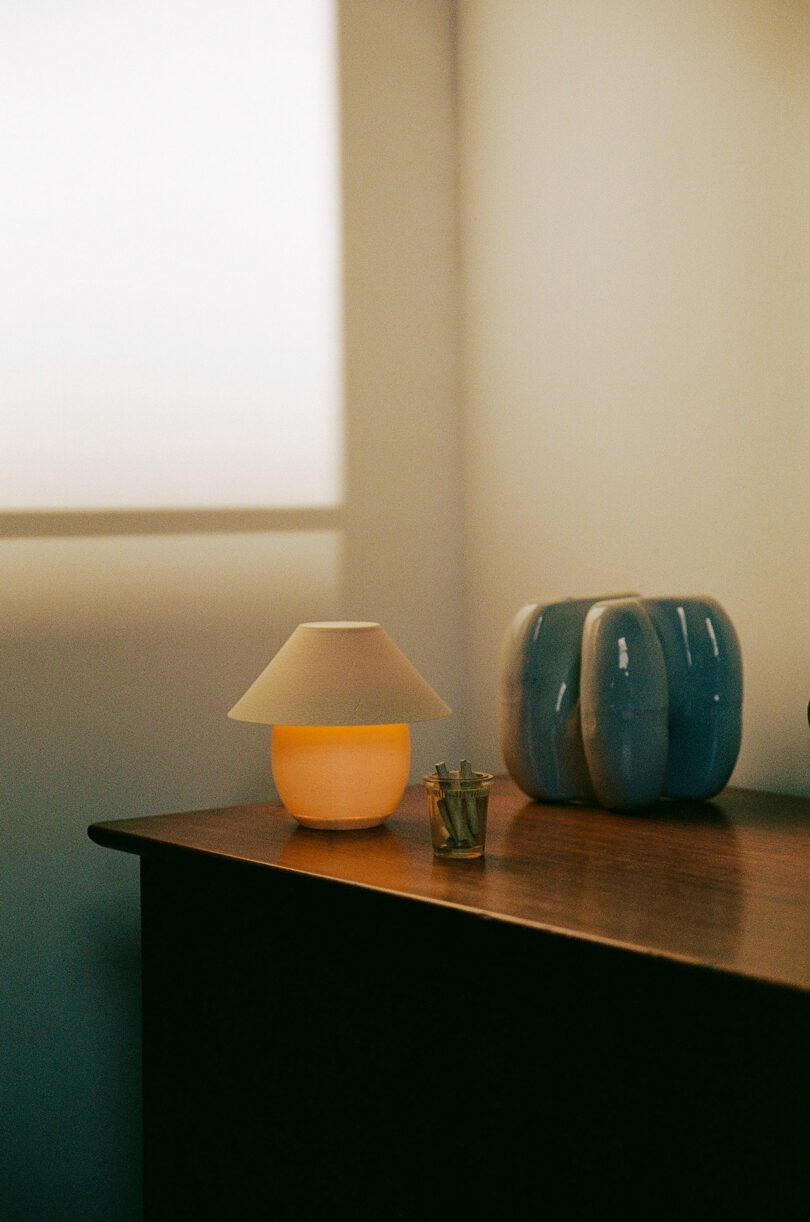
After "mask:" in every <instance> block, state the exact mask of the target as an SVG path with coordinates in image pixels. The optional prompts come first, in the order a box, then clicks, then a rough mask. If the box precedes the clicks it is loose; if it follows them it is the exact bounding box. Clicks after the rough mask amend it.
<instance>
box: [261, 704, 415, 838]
mask: <svg viewBox="0 0 810 1222" xmlns="http://www.w3.org/2000/svg"><path fill="white" fill-rule="evenodd" d="M270 761H271V764H272V767H273V780H274V781H275V785H276V789H277V790H278V796H279V797H280V799H281V801H282V802H283V803H284V805H285V806H286V808H287V810H288V811H289V812H290V814H291V815H292V816H293V818H294V819H296V820H297V821H298V822H299V823H300V824H302V826H304V827H312V828H323V829H327V830H336V829H338V830H341V829H342V830H351V829H354V828H364V827H376V826H377V825H378V824H380V823H383V822H384V821H385V820H386V819H387V818H388V816H389V815H390V814H391V813H392V812H393V810H394V809H395V807H396V805H397V803H398V802H399V800H400V798H401V797H402V795H403V793H404V792H405V786H406V785H407V783H408V771H409V768H410V763H411V741H410V733H409V731H408V727H407V725H382V726H285V725H275V726H273V735H272V740H271V748H270Z"/></svg>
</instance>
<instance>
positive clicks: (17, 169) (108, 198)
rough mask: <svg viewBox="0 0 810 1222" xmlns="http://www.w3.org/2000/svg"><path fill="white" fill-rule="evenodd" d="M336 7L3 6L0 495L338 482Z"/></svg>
mask: <svg viewBox="0 0 810 1222" xmlns="http://www.w3.org/2000/svg"><path fill="white" fill-rule="evenodd" d="M334 25H335V22H334V14H333V11H332V3H331V0H267V2H266V3H262V4H258V3H248V2H247V0H158V2H150V0H123V2H122V3H115V4H111V3H110V2H109V0H96V2H94V0H63V2H61V3H56V2H53V3H49V2H47V0H16V2H15V0H4V3H3V4H2V6H0V155H1V156H2V171H1V174H2V178H1V180H0V509H85V508H86V509H93V508H174V507H180V508H193V507H213V506H216V507H246V506H254V507H282V506H287V507H293V506H323V505H332V504H336V503H337V502H339V500H340V498H341V466H342V442H341V407H340V352H339V348H340V325H339V253H338V252H339V215H338V212H339V202H338V152H337V119H336V110H337V107H336V89H337V85H336V65H335V61H336V51H335V45H334V44H335V32H334Z"/></svg>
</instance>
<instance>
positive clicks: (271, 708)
mask: <svg viewBox="0 0 810 1222" xmlns="http://www.w3.org/2000/svg"><path fill="white" fill-rule="evenodd" d="M451 712H452V710H451V709H450V708H448V706H447V705H446V704H445V703H444V701H443V700H442V699H441V698H440V697H439V696H437V694H436V693H435V692H434V690H433V688H432V687H430V685H429V684H428V683H426V682H425V680H424V679H423V678H422V676H421V675H420V674H419V672H418V671H417V670H415V669H414V667H413V666H412V665H411V663H410V662H409V661H408V659H407V658H406V657H405V655H404V654H403V653H402V651H401V650H400V649H399V648H398V646H397V645H395V644H394V642H393V641H392V640H391V638H390V637H389V636H388V634H387V632H386V631H385V630H384V629H383V628H382V627H381V626H380V625H379V624H367V623H354V622H337V623H314V624H299V626H298V627H297V628H296V630H295V632H294V633H293V634H292V636H291V637H290V638H289V640H288V641H287V642H286V644H284V645H283V646H282V647H281V649H280V650H279V651H278V653H277V654H276V656H275V657H274V658H273V660H272V661H271V662H270V664H269V665H268V666H267V667H266V668H265V670H263V671H262V673H261V674H260V675H259V677H258V679H256V681H255V682H254V683H253V684H251V686H250V687H249V688H248V690H247V691H246V692H245V694H244V696H242V698H241V700H238V701H237V703H236V704H235V705H234V706H233V708H232V709H231V711H230V712H229V714H228V716H229V717H233V718H234V719H235V720H237V721H252V722H261V723H263V724H265V725H272V726H273V731H272V737H271V747H270V760H271V764H272V768H273V779H274V781H275V784H276V789H277V790H278V795H279V797H280V798H281V801H282V802H283V803H284V805H285V806H286V807H287V810H288V811H289V812H290V814H291V815H292V816H293V817H294V818H295V819H297V820H298V822H299V823H301V824H303V826H305V827H315V828H344V829H345V828H362V827H376V825H377V824H379V823H382V822H383V820H384V819H386V818H387V817H388V816H389V815H390V814H391V812H392V811H393V810H394V808H395V806H396V805H397V803H398V802H399V800H400V798H401V797H402V794H403V792H404V790H405V786H406V785H407V783H408V771H409V769H410V762H411V742H410V733H409V730H408V723H409V722H411V721H430V720H432V719H433V718H435V717H447V716H449V715H450V713H451Z"/></svg>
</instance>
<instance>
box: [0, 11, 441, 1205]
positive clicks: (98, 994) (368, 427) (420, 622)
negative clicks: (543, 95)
mask: <svg viewBox="0 0 810 1222" xmlns="http://www.w3.org/2000/svg"><path fill="white" fill-rule="evenodd" d="M451 16H452V5H451V4H449V3H436V2H435V0H408V3H407V4H400V3H379V4H378V3H376V2H375V0H374V2H372V3H347V4H344V5H342V6H341V10H340V32H339V33H340V44H341V59H342V64H341V75H342V81H341V88H342V92H343V117H342V141H343V153H344V166H345V169H344V185H343V190H344V215H345V236H344V246H345V250H344V263H345V267H346V274H345V278H344V285H343V291H344V298H345V343H344V348H345V370H346V375H345V465H346V495H345V503H344V504H343V505H342V506H340V507H339V508H337V509H336V510H335V511H334V512H332V511H324V512H320V513H318V512H316V513H314V514H313V513H308V512H306V511H302V512H300V513H299V512H298V511H290V512H284V513H279V514H275V515H274V514H270V515H269V516H268V518H267V521H266V524H265V528H264V529H255V527H256V525H257V523H256V521H255V518H253V519H251V521H250V522H249V525H251V526H252V527H254V529H243V524H242V523H241V522H240V519H239V517H238V516H237V518H236V519H235V520H230V519H217V516H216V515H213V517H212V520H211V521H210V522H209V523H208V526H207V528H205V529H203V530H194V529H187V527H189V525H190V522H189V521H185V522H184V523H183V529H182V530H179V531H178V530H177V529H175V528H173V524H172V520H171V519H169V520H168V521H167V523H166V524H165V529H163V530H161V531H159V532H158V533H155V534H151V535H147V534H144V533H139V532H138V524H137V521H135V520H133V519H130V520H129V522H128V525H127V531H128V532H129V533H124V534H115V533H110V532H114V531H115V530H116V529H117V527H116V523H115V522H114V521H113V520H112V519H110V520H108V521H104V520H102V521H101V522H98V521H97V520H95V519H93V520H90V521H87V522H83V521H81V520H80V519H78V518H74V517H71V518H70V519H67V520H64V521H57V522H51V523H49V524H47V525H45V526H44V527H43V526H41V525H40V526H37V524H36V523H34V524H33V525H31V524H30V523H29V524H27V525H26V524H25V523H23V524H22V525H21V523H20V522H19V521H15V520H12V519H9V518H8V517H7V516H6V517H4V518H3V519H1V520H0V574H2V578H1V579H0V716H1V717H2V748H0V754H1V756H2V758H1V760H0V808H1V809H2V831H0V837H2V867H1V868H2V878H3V882H2V887H0V907H1V908H2V919H0V928H2V931H3V936H2V939H0V951H2V964H0V976H2V980H3V987H2V990H0V1005H2V1009H3V1011H4V1012H3V1015H2V1023H0V1025H2V1028H3V1034H4V1038H5V1041H6V1046H7V1047H10V1048H11V1049H12V1050H13V1053H14V1055H13V1056H9V1057H6V1058H4V1059H3V1064H2V1068H0V1074H2V1077H3V1079H4V1080H3V1083H2V1089H1V1090H0V1093H2V1096H3V1101H4V1109H5V1112H6V1115H7V1116H10V1117H11V1118H12V1121H11V1123H10V1124H9V1125H7V1126H6V1130H5V1132H4V1139H3V1142H2V1148H1V1149H0V1163H2V1164H3V1165H2V1166H1V1167H0V1180H2V1182H3V1184H4V1189H3V1199H2V1201H0V1212H2V1213H3V1216H4V1217H8V1218H10V1219H11V1218H15V1219H16V1218H19V1219H22V1218H33V1217H36V1218H37V1219H38V1222H50V1220H51V1219H53V1220H54V1222H56V1220H57V1219H58V1222H73V1220H74V1219H75V1220H76V1222H79V1219H81V1222H109V1219H112V1218H115V1219H116V1220H117V1222H130V1219H131V1220H132V1222H135V1219H136V1218H137V1217H138V1216H139V1201H138V1198H139V1182H140V1176H139V1157H140V1147H139V1135H138V1127H139V1116H140V1092H139V1055H140V1053H139V995H138V988H139V984H138V921H139V915H138V866H137V861H136V860H135V859H132V858H128V857H124V856H123V855H121V854H116V853H110V852H106V851H103V850H101V849H99V848H98V847H97V846H95V845H93V844H91V842H90V841H89V839H88V838H87V835H86V828H87V826H88V824H90V823H91V822H94V821H97V820H101V819H109V818H127V817H133V816H141V815H148V814H153V813H159V812H160V811H166V810H182V809H189V808H195V807H202V806H219V805H228V804H232V803H239V802H245V801H251V800H258V799H261V798H263V797H265V796H270V795H271V793H272V790H271V780H270V767H269V757H268V749H267V748H268V737H269V736H268V731H267V728H266V727H262V726H249V725H244V724H241V723H236V722H233V721H230V720H229V719H228V718H227V716H226V713H227V710H228V708H229V707H230V706H231V704H232V703H233V702H234V701H235V700H236V699H237V698H238V696H239V695H241V693H242V692H243V691H244V689H245V688H246V687H247V686H248V684H249V683H250V682H251V681H252V679H253V678H255V676H256V675H257V674H258V672H259V670H260V669H261V668H262V667H263V666H264V665H265V664H266V662H267V661H268V660H269V658H270V657H271V656H272V654H273V653H274V652H275V650H276V649H277V648H279V646H280V645H281V644H282V643H283V641H284V639H285V638H286V637H287V636H288V635H289V633H290V632H291V631H292V630H293V628H294V627H295V626H296V624H298V623H299V622H300V621H301V620H306V619H334V618H344V617H346V618H377V619H380V620H381V621H382V623H383V624H384V625H385V627H386V628H387V630H388V631H389V633H390V634H391V635H392V636H393V638H394V639H395V640H396V641H397V642H398V643H399V644H400V646H401V647H402V648H403V649H404V651H405V652H406V654H408V656H409V657H410V658H411V659H412V661H413V662H414V664H415V665H416V666H417V667H418V668H419V669H420V670H421V671H422V673H423V674H424V675H425V677H426V678H427V679H428V680H429V682H431V683H432V684H433V686H434V687H435V688H436V689H437V690H438V691H439V692H440V693H441V694H442V695H443V696H444V697H445V698H446V700H447V701H448V703H449V704H450V705H451V706H452V707H453V708H455V709H457V710H461V709H462V708H463V700H462V692H461V675H462V674H463V668H462V666H461V662H460V660H461V657H462V652H463V642H462V629H461V625H462V621H463V611H462V608H463V589H462V578H463V567H464V566H463V557H462V547H461V544H462V538H461V491H460V490H461V466H462V463H461V454H460V452H459V450H458V447H457V445H456V438H457V433H458V415H457V408H458V396H457V377H458V366H457V326H458V319H457V281H456V275H457V252H456V244H455V212H454V206H455V166H454V138H455V127H454V98H453V89H452V80H453V69H452V65H453V52H454V46H453V38H452V35H453V27H452V21H451ZM245 516H246V518H247V519H250V518H251V515H245ZM180 517H181V519H182V518H183V515H180ZM105 532H106V533H105ZM461 716H462V713H461V711H458V712H457V713H456V714H455V716H454V717H453V718H451V719H448V720H447V721H441V722H435V723H426V724H425V725H424V726H415V727H414V728H413V771H412V776H413V778H414V779H416V777H418V775H420V774H421V773H422V772H424V771H425V770H426V769H427V768H429V767H430V766H432V764H433V762H434V759H435V757H436V754H437V753H441V754H445V753H446V754H448V755H449V756H450V757H451V758H452V756H453V755H457V754H458V752H459V751H460V749H461V747H460V743H461V738H462V735H461V730H460V726H461Z"/></svg>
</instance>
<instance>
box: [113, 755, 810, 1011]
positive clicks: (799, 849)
mask: <svg viewBox="0 0 810 1222" xmlns="http://www.w3.org/2000/svg"><path fill="white" fill-rule="evenodd" d="M90 836H91V838H92V839H93V840H94V841H96V842H97V843H98V844H100V845H104V846H106V847H108V848H114V849H119V850H122V851H126V852H130V853H137V854H141V855H143V854H149V855H155V854H159V855H162V856H166V855H173V854H183V855H185V854H189V853H193V854H204V855H213V856H216V857H224V858H228V859H232V860H236V861H244V862H252V863H257V864H259V865H264V866H267V867H268V868H269V869H274V870H285V871H295V872H300V873H304V874H308V875H311V876H315V877H322V878H328V879H332V880H334V881H337V882H339V883H344V884H348V885H351V886H355V887H365V888H371V889H373V890H375V891H383V892H388V893H390V894H392V895H397V896H401V897H407V898H411V899H413V900H416V901H423V902H428V903H432V904H442V905H449V906H451V907H454V908H457V909H460V910H462V911H466V912H469V913H475V914H481V915H484V916H486V917H489V918H495V919H497V920H502V921H510V922H517V923H519V924H522V925H525V926H528V927H532V926H534V927H538V928H542V929H546V930H552V931H555V932H557V933H559V934H563V935H573V936H576V937H579V938H585V939H591V940H594V941H598V942H607V943H611V944H614V945H618V946H623V947H627V948H630V949H632V950H635V951H638V952H643V953H647V954H654V955H662V956H666V957H670V958H674V959H683V960H686V961H688V962H693V963H697V964H701V965H705V966H709V967H713V968H717V969H721V970H724V971H728V972H732V973H735V974H738V975H741V976H747V977H753V978H756V979H760V980H764V981H770V982H773V983H777V984H782V985H788V986H791V987H795V988H799V989H802V990H810V800H808V799H805V798H797V797H789V796H782V795H776V794H766V793H760V792H757V791H753V790H740V789H726V790H724V791H723V793H721V794H720V795H718V797H717V798H715V799H714V800H713V801H711V802H697V803H696V802H659V803H656V804H655V805H654V806H653V807H650V808H649V809H647V810H645V811H642V812H636V813H633V814H616V813H612V812H610V811H606V810H603V809H601V808H598V807H590V806H580V805H570V806H563V805H550V804H538V803H535V802H532V801H530V800H529V799H528V798H527V797H526V796H525V795H524V794H523V793H521V791H520V790H519V789H518V788H517V787H516V786H515V785H514V784H513V783H512V782H511V781H509V780H507V779H505V778H499V779H498V780H497V781H496V782H495V785H494V787H493V790H492V795H491V798H490V809H489V825H488V833H487V847H486V855H485V857H484V858H483V859H480V860H478V861H475V860H473V861H459V862H453V861H440V860H437V859H435V858H434V857H433V854H432V850H431V844H430V832H429V826H428V816H427V804H426V798H425V793H424V791H423V789H422V787H421V786H419V785H416V786H410V787H409V788H408V790H407V791H406V793H405V796H404V798H403V800H402V802H401V804H400V806H399V807H398V808H397V810H396V811H395V813H394V814H393V815H392V816H391V817H390V818H389V819H388V820H387V822H386V823H385V824H384V825H383V826H382V827H379V828H373V829H370V830H367V831H355V832H344V831H340V832H326V831H312V830H309V829H304V828H301V827H299V826H298V825H297V824H296V823H295V821H294V820H293V818H292V817H291V816H290V815H289V814H288V813H287V811H286V810H285V809H284V807H283V806H281V805H280V804H279V803H275V802H268V803H262V804H255V805H249V806H239V807H232V808H227V809H222V810H207V811H194V812H186V813H180V814H165V815H156V816H151V817H148V818H143V819H127V820H117V821H112V822H105V823H97V824H94V825H93V826H92V827H91V828H90Z"/></svg>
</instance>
